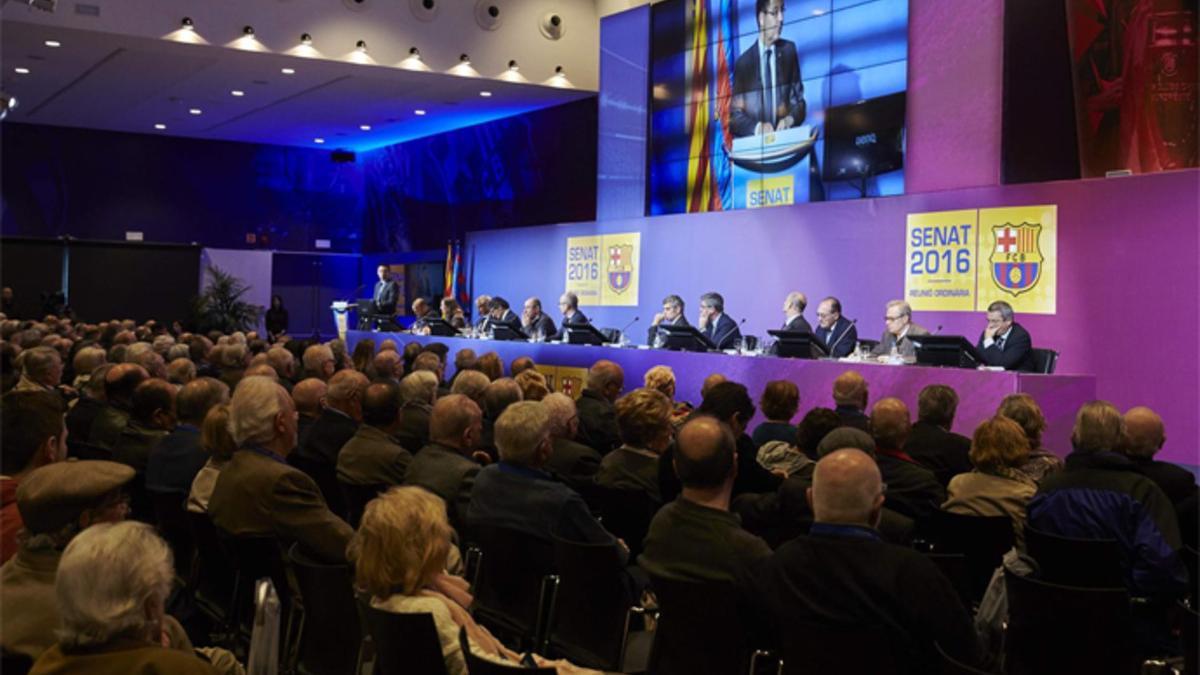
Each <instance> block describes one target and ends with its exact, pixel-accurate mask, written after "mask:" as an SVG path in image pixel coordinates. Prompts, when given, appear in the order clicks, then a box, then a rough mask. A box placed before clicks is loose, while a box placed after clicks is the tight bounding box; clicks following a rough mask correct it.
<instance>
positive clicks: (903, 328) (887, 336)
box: [871, 300, 929, 361]
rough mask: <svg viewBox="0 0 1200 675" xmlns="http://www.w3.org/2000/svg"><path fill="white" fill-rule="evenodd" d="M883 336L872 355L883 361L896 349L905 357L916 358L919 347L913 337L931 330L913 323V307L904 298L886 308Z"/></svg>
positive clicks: (892, 302)
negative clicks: (914, 342)
mask: <svg viewBox="0 0 1200 675" xmlns="http://www.w3.org/2000/svg"><path fill="white" fill-rule="evenodd" d="M883 323H884V330H883V336H882V337H880V338H879V344H877V345H875V348H874V349H872V350H871V356H874V357H876V358H878V359H879V360H881V361H883V360H886V359H887V358H888V357H890V356H891V354H892V351H895V352H896V353H897V354H899V355H900V356H901V357H902V358H904V359H906V360H907V359H914V360H915V359H916V358H917V347H916V345H914V344H913V341H912V338H913V336H916V335H929V331H927V330H925V329H924V328H922V327H921V326H919V325H917V324H915V323H913V320H912V307H909V306H908V303H907V302H904V301H903V300H892V301H891V302H889V303H888V304H887V307H886V308H885V309H884V317H883Z"/></svg>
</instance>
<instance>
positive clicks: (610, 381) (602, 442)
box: [576, 360, 625, 456]
mask: <svg viewBox="0 0 1200 675" xmlns="http://www.w3.org/2000/svg"><path fill="white" fill-rule="evenodd" d="M624 389H625V371H624V370H622V369H621V366H619V365H617V364H616V363H613V362H612V361H608V360H600V361H597V362H595V363H594V364H592V367H591V368H590V369H588V377H587V386H585V387H584V389H583V391H582V392H581V393H580V396H579V400H578V401H576V405H577V406H578V408H579V442H580V443H583V444H584V445H587V446H589V447H591V448H592V449H593V450H595V451H596V452H598V453H600V454H601V455H602V456H603V455H607V454H608V453H610V452H612V451H613V450H614V449H615V448H616V447H617V446H618V445H620V444H621V434H620V431H619V430H618V429H617V409H616V407H615V405H614V404H615V403H616V400H617V399H618V398H620V396H621V391H622V390H624Z"/></svg>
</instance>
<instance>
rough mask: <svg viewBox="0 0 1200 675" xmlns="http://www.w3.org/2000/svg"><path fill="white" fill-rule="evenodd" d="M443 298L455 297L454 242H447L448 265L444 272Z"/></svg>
mask: <svg viewBox="0 0 1200 675" xmlns="http://www.w3.org/2000/svg"><path fill="white" fill-rule="evenodd" d="M442 297H443V298H453V297H454V242H451V241H448V242H446V265H445V267H443V272H442Z"/></svg>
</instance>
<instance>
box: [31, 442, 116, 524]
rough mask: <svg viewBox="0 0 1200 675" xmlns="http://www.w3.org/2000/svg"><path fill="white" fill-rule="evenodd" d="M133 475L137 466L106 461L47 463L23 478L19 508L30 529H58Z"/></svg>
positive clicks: (72, 520)
mask: <svg viewBox="0 0 1200 675" xmlns="http://www.w3.org/2000/svg"><path fill="white" fill-rule="evenodd" d="M133 476H134V470H133V467H131V466H127V465H125V464H119V463H117V462H107V461H103V460H72V461H67V462H55V463H53V464H47V465H46V466H43V467H41V468H39V469H37V470H35V471H33V472H31V473H30V474H29V475H28V476H26V477H25V480H22V481H21V485H20V486H19V487H18V488H17V510H18V511H20V513H21V520H22V521H24V523H25V529H27V530H28V531H29V532H32V533H35V534H45V533H50V532H57V531H58V530H61V529H62V528H63V527H65V526H67V525H68V524H70V523H73V522H75V521H76V520H78V519H79V514H81V513H83V512H84V511H85V510H87V509H89V508H91V507H93V506H95V505H96V503H97V502H99V501H100V499H101V498H102V497H104V496H105V495H107V494H108V493H110V492H113V491H114V490H118V489H120V488H121V487H122V486H124V485H125V484H126V483H128V482H129V481H131V480H133Z"/></svg>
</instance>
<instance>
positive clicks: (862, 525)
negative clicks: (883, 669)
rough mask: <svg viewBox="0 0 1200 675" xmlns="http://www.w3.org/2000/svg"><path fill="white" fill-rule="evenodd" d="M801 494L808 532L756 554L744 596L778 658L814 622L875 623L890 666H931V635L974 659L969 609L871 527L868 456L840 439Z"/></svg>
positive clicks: (874, 498)
mask: <svg viewBox="0 0 1200 675" xmlns="http://www.w3.org/2000/svg"><path fill="white" fill-rule="evenodd" d="M889 492H890V485H889ZM808 499H809V502H810V503H811V505H812V510H813V515H814V522H813V525H812V528H811V529H810V530H809V536H807V537H798V538H796V539H793V540H792V541H791V542H789V543H787V544H784V545H783V546H781V547H780V548H779V550H777V551H776V552H775V555H773V556H771V557H769V558H766V559H764V560H763V561H762V562H761V563H759V564H758V565H757V566H756V568H755V570H754V572H755V573H754V576H753V579H754V581H753V582H752V589H751V600H752V602H753V603H754V604H755V605H757V609H758V610H759V612H760V613H762V614H763V615H765V616H766V617H767V619H768V620H767V622H765V625H766V626H769V627H770V629H771V630H774V631H776V634H775V635H774V637H775V639H776V640H777V641H778V643H779V644H782V645H784V649H783V657H784V658H785V659H788V660H791V659H793V658H802V657H803V655H802V654H789V649H788V646H789V645H794V644H797V643H798V642H800V640H799V639H798V638H802V637H803V635H802V633H801V631H803V630H804V628H805V626H809V625H821V626H824V627H829V628H837V627H843V628H846V629H848V630H853V629H858V628H860V627H862V626H877V627H879V628H880V629H881V630H882V631H883V632H884V633H885V634H887V635H888V637H889V638H890V639H888V640H887V642H888V643H889V644H890V645H891V646H892V652H893V653H892V655H891V656H892V659H894V661H895V663H896V666H897V668H896V670H897V671H898V672H905V673H934V672H938V671H939V669H940V668H941V665H940V663H941V661H940V658H939V656H938V654H937V651H936V649H935V648H934V642H937V643H939V644H940V645H941V646H942V648H943V649H945V650H946V651H947V652H948V653H949V654H951V655H952V656H954V657H955V658H957V659H960V660H963V661H965V662H967V663H974V662H976V661H977V659H978V645H977V643H976V640H975V633H974V630H973V629H972V626H971V619H970V617H969V616H968V614H967V611H966V609H964V608H963V605H962V602H961V601H960V600H959V597H958V594H957V593H956V592H955V590H954V587H953V586H951V584H950V582H949V580H947V579H946V577H945V575H943V574H942V572H941V571H940V570H938V568H937V566H936V565H934V564H933V563H932V562H931V561H930V560H929V559H928V558H926V557H925V556H924V555H922V554H920V553H918V552H916V551H914V550H912V549H911V548H907V547H903V546H895V545H893V544H888V543H885V542H884V541H883V540H882V538H881V537H880V534H879V532H878V530H876V525H877V523H878V522H879V517H880V513H881V512H882V509H883V504H884V501H885V497H884V494H883V480H882V479H881V476H880V473H879V468H878V467H877V466H876V465H875V461H874V460H872V459H871V457H870V456H868V455H867V454H866V453H864V452H862V451H860V450H854V449H849V448H845V449H840V450H836V451H834V452H831V453H830V454H828V455H826V456H825V457H822V458H821V460H820V461H819V462H817V467H816V469H815V470H814V472H813V484H812V487H811V488H809V491H808ZM864 647H867V645H864Z"/></svg>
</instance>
